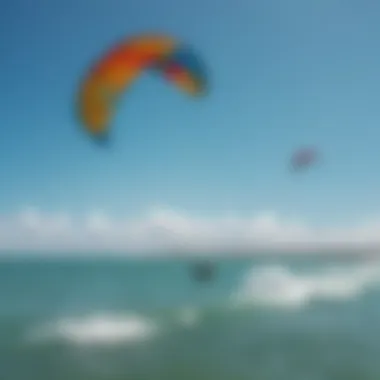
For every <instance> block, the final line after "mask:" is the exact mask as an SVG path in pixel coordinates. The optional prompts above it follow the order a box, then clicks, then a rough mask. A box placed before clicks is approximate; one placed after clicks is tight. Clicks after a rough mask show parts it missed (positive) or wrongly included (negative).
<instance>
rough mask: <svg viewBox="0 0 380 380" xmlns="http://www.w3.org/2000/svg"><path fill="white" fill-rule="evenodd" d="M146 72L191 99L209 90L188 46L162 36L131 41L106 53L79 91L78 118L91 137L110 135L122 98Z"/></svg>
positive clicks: (196, 58) (197, 61)
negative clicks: (153, 74) (171, 85)
mask: <svg viewBox="0 0 380 380" xmlns="http://www.w3.org/2000/svg"><path fill="white" fill-rule="evenodd" d="M144 70H154V71H156V72H157V71H158V72H160V73H161V74H162V75H163V76H164V77H165V78H167V79H168V81H170V82H172V83H174V84H175V85H176V86H177V87H178V88H179V89H180V90H182V91H183V92H185V93H187V94H189V95H191V96H197V95H201V94H203V93H204V91H205V90H206V87H207V78H206V73H205V68H204V66H203V64H202V62H201V60H200V59H199V57H198V56H197V55H196V54H195V53H194V52H193V51H192V50H191V49H190V48H189V47H188V46H185V45H183V44H181V43H179V42H177V41H176V40H175V39H173V38H171V37H168V36H162V35H161V36H159V35H142V36H138V37H134V38H130V39H128V40H127V41H125V42H123V43H121V44H119V45H117V46H116V47H115V48H113V49H112V50H111V51H109V52H108V53H106V54H105V55H104V56H103V57H102V58H101V59H100V60H99V61H98V62H97V63H96V64H95V66H94V67H93V68H92V69H91V70H90V72H89V74H88V75H87V77H86V78H85V80H84V82H83V83H82V86H81V88H80V91H79V99H78V102H79V104H78V106H79V117H80V119H81V121H82V123H83V124H84V126H85V128H86V130H87V131H88V132H89V133H90V134H91V135H92V136H94V137H97V138H103V137H106V136H107V135H108V131H109V128H110V124H111V122H112V117H113V115H114V113H115V110H116V105H117V101H118V99H119V97H120V95H121V94H122V93H123V92H124V91H126V90H127V89H128V88H129V87H130V86H131V84H132V83H133V82H134V80H135V79H136V78H137V77H138V76H139V75H140V74H141V73H142V72H143V71H144Z"/></svg>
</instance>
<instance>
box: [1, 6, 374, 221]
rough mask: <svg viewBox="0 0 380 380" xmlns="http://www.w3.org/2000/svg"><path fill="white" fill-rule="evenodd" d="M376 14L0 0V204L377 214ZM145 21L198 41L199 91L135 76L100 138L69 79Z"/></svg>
mask: <svg viewBox="0 0 380 380" xmlns="http://www.w3.org/2000/svg"><path fill="white" fill-rule="evenodd" d="M379 12H380V4H377V3H376V2H373V1H372V2H370V1H363V0H361V1H349V2H348V1H336V0H330V1H327V0H318V1H316V0H315V1H312V0H310V1H304V0H289V1H283V0H259V1H247V0H235V1H225V0H218V1H216V0H195V1H191V2H190V1H173V0H171V1H170V0H161V1H158V0H141V1H138V2H137V1H136V2H132V1H121V0H120V1H119V0H107V1H105V0H75V1H74V0H65V1H57V0H49V1H48V0H45V1H43V0H35V1H33V2H27V1H25V0H12V1H10V0H5V1H3V2H2V10H1V13H0V30H1V32H0V49H1V50H0V56H1V59H0V83H1V84H2V91H1V93H0V100H1V107H0V136H1V137H0V184H1V187H0V189H1V190H0V192H1V197H0V213H11V212H13V211H15V210H17V209H19V208H20V207H23V206H25V205H35V206H37V207H40V208H42V209H44V210H48V211H54V210H65V211H68V212H71V213H80V212H85V211H86V210H91V209H97V208H101V209H104V210H107V212H109V213H111V214H114V215H118V214H124V215H125V214H134V213H139V212H140V211H141V210H142V209H145V208H146V207H150V206H151V205H156V204H159V205H161V204H163V205H169V206H171V207H174V208H180V209H184V210H192V211H194V212H196V213H198V214H204V215H218V214H220V213H224V212H236V213H239V214H241V215H244V214H246V213H251V212H253V211H255V210H275V211H276V212H278V213H280V214H296V215H301V216H302V217H304V218H306V219H308V220H312V221H313V222H315V223H317V224H324V223H327V222H331V221H333V222H334V223H335V222H336V223H340V224H344V223H346V222H347V220H353V219H355V218H357V217H360V216H363V215H376V214H379V213H380V202H378V197H379V194H380V176H378V173H379V172H380V170H379V169H380V153H379V152H380V150H379V142H380V128H379V126H380V123H379V122H380V107H379V98H380V97H379V95H380V76H379V73H380V50H379V37H380V24H379V22H378V18H377V15H378V14H379ZM152 30H153V31H154V30H157V31H160V32H165V33H170V34H173V35H175V36H177V37H179V38H180V39H182V40H183V41H186V42H187V43H190V44H192V45H193V46H194V47H195V48H196V49H197V51H198V52H199V53H200V54H201V55H202V56H203V59H204V60H205V61H206V63H207V65H208V67H209V69H210V82H211V91H210V93H209V96H208V97H207V98H204V99H202V100H197V101H194V100H193V99H189V98H187V97H186V96H183V95H182V94H181V93H179V92H178V91H177V90H176V89H175V88H173V86H171V85H168V84H167V83H165V82H164V81H161V80H159V79H157V78H156V77H150V76H148V75H144V76H143V77H142V78H141V80H139V81H138V82H136V84H135V86H134V88H133V89H132V90H131V91H130V92H129V93H127V94H125V97H124V99H123V101H122V103H121V104H120V107H119V109H118V113H117V115H116V119H115V121H114V129H113V132H112V133H113V137H114V140H113V144H112V146H111V147H110V148H109V149H101V148H100V147H99V146H96V145H94V144H93V142H92V141H91V140H90V139H89V138H87V136H86V135H85V134H84V133H83V132H82V130H81V126H80V125H79V124H78V121H77V120H76V119H75V117H74V97H75V92H76V90H77V87H78V84H79V81H80V79H81V76H83V74H84V73H85V72H86V69H87V68H88V66H89V65H90V64H91V63H92V62H93V60H94V59H95V58H97V57H98V56H99V55H100V54H101V53H102V52H103V51H105V50H106V49H107V48H108V47H109V46H110V45H112V44H113V43H114V42H115V41H118V40H119V39H120V38H122V37H128V36H129V35H131V34H136V33H140V32H146V31H152ZM303 144H313V145H317V146H318V148H319V149H320V152H321V154H322V155H323V162H322V163H321V164H320V165H318V166H316V167H315V168H313V169H312V170H310V171H309V172H307V173H305V174H302V175H300V176H294V175H291V174H290V173H289V171H288V170H287V165H288V163H287V160H288V159H289V157H290V154H291V153H292V151H293V150H294V149H295V148H297V147H298V146H301V145H303Z"/></svg>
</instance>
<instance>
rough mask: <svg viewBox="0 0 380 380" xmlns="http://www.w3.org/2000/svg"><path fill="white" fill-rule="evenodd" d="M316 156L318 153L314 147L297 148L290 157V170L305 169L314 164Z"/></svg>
mask: <svg viewBox="0 0 380 380" xmlns="http://www.w3.org/2000/svg"><path fill="white" fill-rule="evenodd" d="M317 158H318V153H317V150H316V149H315V148H311V147H308V148H302V149H298V150H297V151H296V152H295V153H294V154H293V155H292V157H291V160H290V165H291V168H292V170H294V171H297V172H298V171H300V170H305V169H307V168H309V167H310V166H312V165H313V164H315V162H316V161H317Z"/></svg>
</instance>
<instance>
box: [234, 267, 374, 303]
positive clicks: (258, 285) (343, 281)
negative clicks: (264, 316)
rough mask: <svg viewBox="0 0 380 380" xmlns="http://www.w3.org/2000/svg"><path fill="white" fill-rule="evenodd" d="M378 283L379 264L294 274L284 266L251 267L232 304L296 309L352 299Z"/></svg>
mask: <svg viewBox="0 0 380 380" xmlns="http://www.w3.org/2000/svg"><path fill="white" fill-rule="evenodd" d="M379 282H380V263H378V262H377V263H373V262H369V263H363V264H360V265H359V264H356V265H346V266H341V267H338V266H335V267H330V268H325V269H322V270H321V269H320V270H318V271H317V270H314V272H311V273H310V272H309V273H295V272H294V271H291V270H290V269H289V268H287V267H284V266H262V267H259V268H252V269H251V270H250V271H249V272H248V273H247V275H246V276H244V278H243V280H242V282H241V284H240V286H239V287H238V290H237V292H236V293H234V294H233V296H232V297H233V301H234V303H236V302H237V303H238V304H240V305H241V304H252V303H254V304H260V305H261V306H276V307H300V306H304V305H306V304H309V303H310V302H312V301H314V300H347V299H352V298H355V297H357V296H359V295H360V294H362V293H363V292H365V291H366V290H367V289H368V288H370V287H372V286H374V285H376V284H377V283H379Z"/></svg>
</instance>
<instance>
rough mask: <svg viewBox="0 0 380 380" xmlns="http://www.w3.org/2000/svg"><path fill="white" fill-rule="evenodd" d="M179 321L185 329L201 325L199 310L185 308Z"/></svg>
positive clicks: (179, 315)
mask: <svg viewBox="0 0 380 380" xmlns="http://www.w3.org/2000/svg"><path fill="white" fill-rule="evenodd" d="M178 319H179V322H180V323H181V325H183V326H185V327H193V326H195V325H197V324H198V323H199V320H200V313H199V310H197V309H196V308H192V307H187V308H183V309H182V310H180V311H179V313H178Z"/></svg>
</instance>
